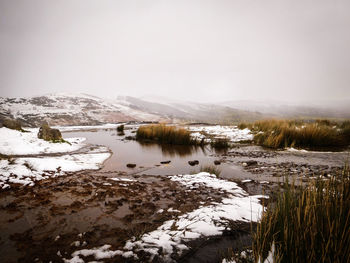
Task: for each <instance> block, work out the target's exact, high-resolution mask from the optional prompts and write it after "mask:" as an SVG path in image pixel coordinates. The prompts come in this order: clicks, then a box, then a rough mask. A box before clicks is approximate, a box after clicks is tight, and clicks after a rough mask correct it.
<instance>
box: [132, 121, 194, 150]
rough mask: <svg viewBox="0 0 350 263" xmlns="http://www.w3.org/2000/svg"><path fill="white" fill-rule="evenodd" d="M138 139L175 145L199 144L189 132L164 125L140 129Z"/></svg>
mask: <svg viewBox="0 0 350 263" xmlns="http://www.w3.org/2000/svg"><path fill="white" fill-rule="evenodd" d="M136 139H137V140H146V141H156V142H159V143H167V144H175V145H195V144H197V142H196V140H194V139H192V138H191V132H190V131H189V130H186V129H183V128H177V127H174V126H167V125H164V124H158V125H145V126H141V127H139V128H138V130H137V132H136Z"/></svg>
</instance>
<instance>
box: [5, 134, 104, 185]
mask: <svg viewBox="0 0 350 263" xmlns="http://www.w3.org/2000/svg"><path fill="white" fill-rule="evenodd" d="M37 132H38V129H32V130H31V131H29V132H20V131H16V130H10V129H7V128H0V153H1V154H4V155H36V154H41V155H43V154H45V155H44V156H40V157H38V156H35V157H19V158H10V159H3V160H0V189H6V188H9V187H10V185H11V184H23V185H28V186H33V185H34V184H35V182H36V181H39V180H42V179H47V178H49V177H55V176H59V175H64V174H65V173H67V172H76V171H81V170H96V169H99V168H101V165H102V163H103V162H104V161H105V160H106V159H108V158H109V156H110V155H111V153H110V152H109V150H108V148H106V147H104V146H99V147H92V148H90V149H89V150H88V151H87V152H85V153H79V154H69V153H71V152H73V151H76V150H78V149H80V148H82V147H83V146H86V144H84V143H83V142H84V141H85V138H67V139H65V140H66V141H67V142H69V143H53V142H48V141H44V140H41V139H38V138H37ZM53 153H62V155H61V156H50V154H53Z"/></svg>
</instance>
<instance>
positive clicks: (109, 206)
mask: <svg viewBox="0 0 350 263" xmlns="http://www.w3.org/2000/svg"><path fill="white" fill-rule="evenodd" d="M124 178H125V176H124ZM129 179H135V180H137V181H133V182H126V181H113V180H111V179H110V178H108V177H104V176H100V175H99V176H94V173H93V172H87V173H84V172H81V173H72V174H68V175H66V176H64V177H57V178H54V179H49V180H45V181H40V182H38V183H37V184H36V185H35V186H34V187H20V186H18V187H16V186H13V188H12V189H10V190H7V191H3V192H1V193H0V206H1V208H2V209H1V212H0V214H1V215H0V226H1V227H0V229H1V230H0V233H1V234H0V238H1V239H0V247H1V252H0V253H1V255H2V259H1V261H2V262H17V261H18V262H50V261H52V262H62V257H67V258H71V257H70V255H71V253H72V252H74V251H75V250H77V249H78V248H84V247H85V248H87V247H88V248H92V247H97V246H101V245H104V244H113V247H112V248H113V249H118V248H122V247H123V246H124V244H125V242H126V241H127V240H129V239H130V238H131V237H134V236H135V237H136V238H137V237H140V236H141V235H142V234H143V233H146V232H149V231H152V230H155V229H156V228H157V227H158V226H159V225H161V224H162V223H163V222H164V221H166V220H169V219H171V218H173V217H174V216H176V214H177V213H178V212H168V211H167V210H168V209H169V208H172V209H173V210H179V211H180V213H179V214H183V213H186V212H190V211H193V210H194V209H196V208H198V207H199V206H200V205H206V204H209V203H211V202H213V201H220V200H221V199H222V198H223V197H225V195H224V194H222V193H221V194H220V193H218V192H216V191H210V192H208V188H201V187H199V188H197V189H193V190H192V191H190V192H189V191H186V189H185V188H184V187H183V186H180V185H179V184H178V183H176V182H173V181H170V180H169V179H168V178H167V177H159V176H147V177H141V176H133V177H129ZM160 209H163V210H164V212H162V213H157V211H159V210H160ZM139 256H140V258H141V259H142V258H143V256H142V255H139ZM145 260H146V259H145ZM104 261H105V262H109V261H108V260H104ZM112 261H113V262H125V261H126V259H125V258H119V261H118V258H117V259H116V258H114V259H113V260H111V262H112Z"/></svg>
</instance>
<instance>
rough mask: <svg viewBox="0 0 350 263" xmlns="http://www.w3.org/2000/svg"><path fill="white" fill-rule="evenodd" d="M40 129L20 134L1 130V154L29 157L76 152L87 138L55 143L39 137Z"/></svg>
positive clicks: (6, 129) (5, 129)
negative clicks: (29, 155)
mask: <svg viewBox="0 0 350 263" xmlns="http://www.w3.org/2000/svg"><path fill="white" fill-rule="evenodd" d="M38 131H39V129H31V130H30V131H29V132H20V131H16V130H11V129H8V128H5V127H3V128H0V153H1V154H5V155H27V154H42V153H62V152H72V151H76V150H78V149H80V148H82V147H83V146H84V144H83V142H84V141H85V138H67V139H65V140H66V141H67V142H68V143H53V142H48V141H45V140H42V139H39V138H38V137H37V134H38Z"/></svg>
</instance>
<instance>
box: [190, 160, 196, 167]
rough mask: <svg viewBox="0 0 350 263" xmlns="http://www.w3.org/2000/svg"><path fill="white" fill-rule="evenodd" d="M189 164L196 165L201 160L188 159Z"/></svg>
mask: <svg viewBox="0 0 350 263" xmlns="http://www.w3.org/2000/svg"><path fill="white" fill-rule="evenodd" d="M188 164H189V165H191V166H195V165H197V164H199V161H198V160H194V161H188Z"/></svg>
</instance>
